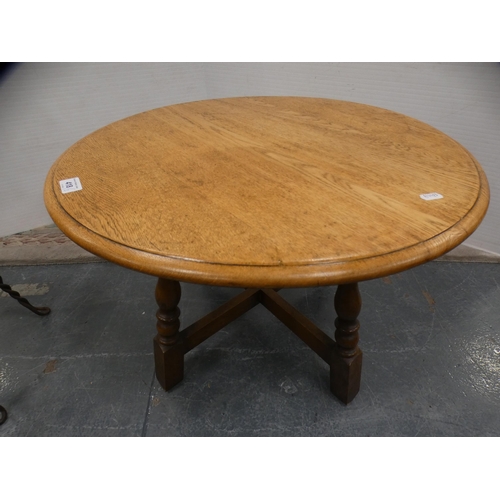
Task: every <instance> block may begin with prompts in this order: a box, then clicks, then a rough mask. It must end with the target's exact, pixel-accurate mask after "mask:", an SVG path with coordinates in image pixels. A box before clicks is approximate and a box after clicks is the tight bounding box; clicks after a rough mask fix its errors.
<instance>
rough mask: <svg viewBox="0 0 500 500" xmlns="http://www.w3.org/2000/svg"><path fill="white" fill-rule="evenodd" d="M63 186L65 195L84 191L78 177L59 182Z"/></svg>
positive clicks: (62, 189)
mask: <svg viewBox="0 0 500 500" xmlns="http://www.w3.org/2000/svg"><path fill="white" fill-rule="evenodd" d="M59 185H60V186H61V192H62V193H63V194H66V193H72V192H73V191H80V190H81V189H82V183H81V182H80V179H79V178H78V177H73V178H72V179H64V180H63V181H59Z"/></svg>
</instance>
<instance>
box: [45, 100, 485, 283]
mask: <svg viewBox="0 0 500 500" xmlns="http://www.w3.org/2000/svg"><path fill="white" fill-rule="evenodd" d="M75 177H78V178H79V179H80V182H81V187H82V189H81V190H79V191H74V192H69V193H66V194H63V193H62V192H61V187H60V184H59V181H61V180H65V179H71V178H75ZM429 193H438V194H439V195H441V196H442V197H441V198H437V199H425V196H424V197H421V195H427V194H429ZM44 195H45V204H46V206H47V209H48V211H49V213H50V215H51V217H52V218H53V220H54V222H55V223H56V224H57V225H58V226H59V227H60V228H61V229H62V230H63V232H64V233H66V235H68V236H69V237H70V238H71V239H72V240H74V241H75V242H76V243H78V244H79V245H81V246H82V247H84V248H85V249H87V250H89V251H90V252H93V253H95V254H97V255H100V256H101V257H104V258H105V259H108V260H110V261H113V262H116V263H118V264H121V265H123V266H126V267H130V268H132V269H135V270H138V271H141V272H145V273H149V274H153V275H155V276H158V277H163V278H171V279H176V280H180V281H190V282H195V283H206V284H218V285H227V286H242V287H261V288H262V287H291V286H317V285H328V284H339V283H346V282H352V281H360V280H366V279H371V278H376V277H380V276H384V275H387V274H392V273H395V272H399V271H402V270H404V269H407V268H410V267H412V266H415V265H418V264H420V263H423V262H426V261H429V260H431V259H433V258H435V257H438V256H440V255H442V254H443V253H446V252H447V251H449V250H450V249H452V248H453V247H455V246H456V245H458V244H459V243H461V242H462V241H463V240H464V239H465V238H467V236H469V235H470V234H471V233H472V232H473V231H474V230H475V229H476V227H477V226H478V225H479V223H480V222H481V220H482V218H483V217H484V215H485V213H486V210H487V206H488V201H489V190H488V182H487V180H486V177H485V175H484V172H483V170H482V169H481V167H480V165H479V164H478V162H477V161H476V160H475V159H474V157H473V156H472V155H471V154H470V153H469V152H468V151H467V150H466V149H464V148H463V147H462V146H461V145H460V144H458V143H457V142H456V141H454V140H453V139H451V138H450V137H448V136H446V135H445V134H443V133H441V132H439V131H438V130H436V129H434V128H432V127H430V126H429V125H426V124H424V123H422V122H420V121H417V120H415V119H412V118H409V117H407V116H404V115H401V114H397V113H394V112H391V111H387V110H384V109H380V108H375V107H372V106H366V105H362V104H355V103H351V102H344V101H334V100H329V99H316V98H301V97H246V98H230V99H216V100H207V101H198V102H191V103H185V104H178V105H174V106H168V107H164V108H159V109H154V110H152V111H147V112H145V113H141V114H138V115H135V116H132V117H129V118H126V119H124V120H121V121H118V122H115V123H112V124H111V125H108V126H107V127H104V128H102V129H100V130H98V131H96V132H94V133H92V134H90V135H89V136H87V137H85V138H83V139H82V140H80V141H79V142H77V143H76V144H75V145H73V146H72V147H71V148H69V149H68V150H67V151H66V152H65V153H64V154H63V155H62V156H61V157H60V158H59V159H58V160H57V161H56V162H55V164H54V165H53V167H52V169H51V170H50V172H49V175H48V177H47V181H46V184H45V193H44ZM431 198H432V196H431Z"/></svg>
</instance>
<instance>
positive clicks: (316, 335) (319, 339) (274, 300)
mask: <svg viewBox="0 0 500 500" xmlns="http://www.w3.org/2000/svg"><path fill="white" fill-rule="evenodd" d="M260 300H261V302H262V305H263V306H264V307H265V308H266V309H268V310H269V311H270V312H272V313H273V314H274V316H276V317H277V318H278V319H279V320H280V321H281V322H282V323H283V324H284V325H286V326H287V327H288V328H290V330H291V331H292V332H293V333H295V335H297V337H299V338H300V339H301V340H302V341H303V342H305V343H306V344H307V345H308V346H309V347H310V348H311V349H312V350H313V351H314V352H315V353H316V354H317V355H318V356H319V357H320V358H321V359H323V361H326V362H327V363H328V364H330V362H331V351H332V349H333V347H334V345H335V342H334V341H333V340H332V339H331V338H330V337H329V336H328V335H327V334H326V333H324V332H323V331H322V330H321V329H319V328H318V327H317V326H316V325H315V324H314V323H313V322H312V321H311V320H309V319H308V318H306V317H305V316H304V315H303V314H302V313H300V312H299V311H297V309H295V308H294V307H293V306H291V305H290V304H289V303H288V302H287V301H286V300H285V299H284V298H283V297H281V296H280V295H279V294H278V293H276V292H275V291H274V290H262V291H261V296H260Z"/></svg>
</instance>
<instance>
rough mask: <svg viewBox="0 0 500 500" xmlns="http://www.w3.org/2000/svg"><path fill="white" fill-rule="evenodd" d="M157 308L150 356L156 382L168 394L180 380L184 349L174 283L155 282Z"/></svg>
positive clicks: (178, 292) (177, 290) (177, 287)
mask: <svg viewBox="0 0 500 500" xmlns="http://www.w3.org/2000/svg"><path fill="white" fill-rule="evenodd" d="M155 297H156V302H157V304H158V306H159V309H158V312H157V313H156V318H157V320H158V321H157V322H156V329H157V331H158V334H157V335H156V337H155V338H154V355H155V370H156V378H157V379H158V382H160V385H161V386H162V387H163V388H164V389H165V390H166V391H168V390H169V389H171V388H172V387H174V386H175V385H177V384H178V383H179V382H180V381H181V380H182V379H183V377H184V346H183V343H182V339H181V336H180V335H179V327H180V321H179V316H180V310H179V308H178V307H177V304H178V303H179V301H180V299H181V285H180V283H179V282H178V281H174V280H167V279H163V278H159V279H158V283H157V285H156V291H155Z"/></svg>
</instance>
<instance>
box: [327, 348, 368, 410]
mask: <svg viewBox="0 0 500 500" xmlns="http://www.w3.org/2000/svg"><path fill="white" fill-rule="evenodd" d="M362 361H363V353H362V352H361V350H360V351H359V352H358V353H357V354H356V355H355V356H352V357H350V358H345V357H343V356H342V355H341V354H340V353H339V350H338V349H337V348H335V349H333V352H332V364H331V365H330V390H331V391H332V393H333V394H334V395H335V396H336V397H337V398H339V399H340V401H342V403H344V404H348V403H350V402H351V401H352V400H353V399H354V398H355V396H356V394H357V393H358V392H359V387H360V384H361V364H362Z"/></svg>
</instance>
